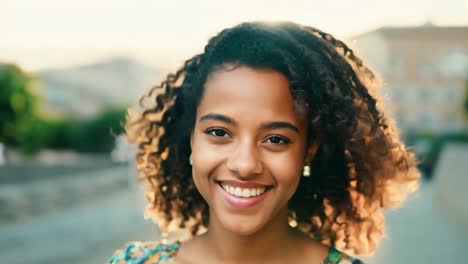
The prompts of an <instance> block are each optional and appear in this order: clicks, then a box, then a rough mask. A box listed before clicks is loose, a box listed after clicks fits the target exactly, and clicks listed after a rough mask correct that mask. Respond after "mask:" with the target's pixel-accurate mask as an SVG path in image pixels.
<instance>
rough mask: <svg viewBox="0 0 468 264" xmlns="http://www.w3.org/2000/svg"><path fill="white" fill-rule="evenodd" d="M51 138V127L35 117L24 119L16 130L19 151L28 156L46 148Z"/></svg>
mask: <svg viewBox="0 0 468 264" xmlns="http://www.w3.org/2000/svg"><path fill="white" fill-rule="evenodd" d="M50 138H51V127H50V125H49V124H48V122H47V121H46V120H44V119H42V118H38V117H35V116H29V117H26V118H23V119H22V121H21V122H20V123H19V124H18V126H17V129H16V139H17V141H18V146H19V150H20V151H21V153H23V154H24V155H26V156H30V155H33V154H35V153H37V152H39V151H40V150H41V149H43V148H45V147H46V146H47V145H48V143H49V140H50Z"/></svg>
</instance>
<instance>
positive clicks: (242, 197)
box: [216, 180, 272, 208]
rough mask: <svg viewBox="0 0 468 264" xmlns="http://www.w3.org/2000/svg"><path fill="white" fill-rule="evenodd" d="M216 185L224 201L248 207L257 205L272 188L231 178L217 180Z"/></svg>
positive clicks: (239, 206) (238, 206)
mask: <svg viewBox="0 0 468 264" xmlns="http://www.w3.org/2000/svg"><path fill="white" fill-rule="evenodd" d="M216 185H217V186H218V187H219V189H220V191H221V192H222V195H223V196H224V198H225V199H226V201H227V202H228V203H229V204H230V205H232V206H234V207H237V208H248V207H252V206H255V205H257V204H258V203H260V202H261V201H262V200H263V199H264V198H265V196H266V195H267V193H268V191H269V190H270V189H271V188H272V186H271V185H266V184H261V183H256V182H242V181H233V180H226V181H222V180H221V181H217V184H216Z"/></svg>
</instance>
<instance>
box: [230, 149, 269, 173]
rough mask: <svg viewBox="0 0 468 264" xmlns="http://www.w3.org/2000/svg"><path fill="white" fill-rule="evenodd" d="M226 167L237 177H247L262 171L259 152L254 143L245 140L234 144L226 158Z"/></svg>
mask: <svg viewBox="0 0 468 264" xmlns="http://www.w3.org/2000/svg"><path fill="white" fill-rule="evenodd" d="M226 166H227V168H228V169H229V170H231V171H234V172H236V174H237V175H238V176H239V177H243V178H247V177H249V176H252V175H258V174H261V173H262V172H263V164H262V161H261V159H260V153H259V150H258V149H257V146H255V143H253V142H251V141H248V140H245V141H244V142H240V143H239V144H237V145H236V147H235V148H234V149H233V150H232V152H231V153H230V155H229V157H228V160H227V165H226Z"/></svg>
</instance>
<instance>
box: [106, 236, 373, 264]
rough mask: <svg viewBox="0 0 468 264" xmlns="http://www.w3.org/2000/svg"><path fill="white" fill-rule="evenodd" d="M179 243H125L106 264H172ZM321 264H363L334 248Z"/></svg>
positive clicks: (331, 248)
mask: <svg viewBox="0 0 468 264" xmlns="http://www.w3.org/2000/svg"><path fill="white" fill-rule="evenodd" d="M179 247H180V242H179V241H176V242H173V243H169V244H164V243H158V242H155V241H148V242H139V241H134V242H130V243H127V244H126V246H125V247H124V248H123V249H119V250H117V251H115V252H114V254H113V255H112V256H111V257H110V259H109V260H108V262H107V264H170V263H174V261H175V255H176V253H177V250H178V249H179ZM321 264H364V262H362V261H361V260H359V259H357V258H353V257H351V256H349V255H347V254H345V253H343V252H341V251H339V250H337V249H336V248H334V247H330V249H329V250H328V256H327V257H326V258H325V260H323V261H322V263H321Z"/></svg>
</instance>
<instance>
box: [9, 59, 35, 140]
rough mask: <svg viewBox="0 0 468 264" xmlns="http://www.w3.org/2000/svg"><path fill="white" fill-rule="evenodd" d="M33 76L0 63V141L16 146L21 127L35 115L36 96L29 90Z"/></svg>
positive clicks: (12, 66) (17, 68) (13, 66)
mask: <svg viewBox="0 0 468 264" xmlns="http://www.w3.org/2000/svg"><path fill="white" fill-rule="evenodd" d="M33 81H34V78H33V77H32V76H31V75H29V74H27V73H25V72H24V71H22V70H21V69H20V68H19V67H18V66H16V65H13V64H0V142H4V143H5V144H7V145H13V146H17V145H19V143H20V141H21V140H20V139H19V138H21V136H20V134H21V131H24V129H20V128H21V127H23V128H24V127H25V126H26V124H28V122H29V121H31V118H32V117H34V116H35V115H36V108H37V104H38V97H37V96H36V95H35V94H34V93H33V92H32V91H31V86H32V83H33Z"/></svg>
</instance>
